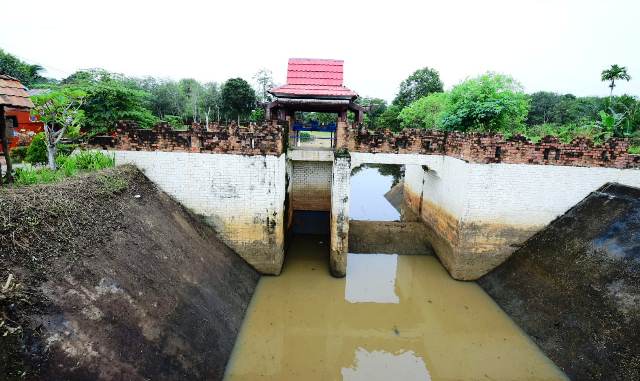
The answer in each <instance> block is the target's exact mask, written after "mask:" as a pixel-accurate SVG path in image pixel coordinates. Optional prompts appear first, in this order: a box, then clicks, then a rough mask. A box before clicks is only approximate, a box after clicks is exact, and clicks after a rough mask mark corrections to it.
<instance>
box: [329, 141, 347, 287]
mask: <svg viewBox="0 0 640 381" xmlns="http://www.w3.org/2000/svg"><path fill="white" fill-rule="evenodd" d="M350 184H351V157H350V156H349V154H348V153H346V152H343V153H336V155H335V158H334V161H333V168H332V174H331V219H330V221H329V239H330V241H331V246H330V249H331V250H330V253H329V267H330V269H331V273H332V274H333V276H336V277H343V276H345V275H346V273H347V253H348V251H349V188H350Z"/></svg>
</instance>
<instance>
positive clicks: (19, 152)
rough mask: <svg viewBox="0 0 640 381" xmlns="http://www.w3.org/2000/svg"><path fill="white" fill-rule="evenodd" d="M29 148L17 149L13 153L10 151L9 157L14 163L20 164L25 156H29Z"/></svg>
mask: <svg viewBox="0 0 640 381" xmlns="http://www.w3.org/2000/svg"><path fill="white" fill-rule="evenodd" d="M27 148H28V147H26V146H20V147H15V148H13V149H12V150H11V151H9V156H10V157H11V160H12V161H13V162H14V163H20V162H22V161H24V158H25V156H27Z"/></svg>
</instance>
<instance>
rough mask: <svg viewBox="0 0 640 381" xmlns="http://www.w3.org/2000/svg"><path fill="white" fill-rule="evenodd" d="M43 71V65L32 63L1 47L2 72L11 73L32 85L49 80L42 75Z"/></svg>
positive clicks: (23, 82) (0, 72)
mask: <svg viewBox="0 0 640 381" xmlns="http://www.w3.org/2000/svg"><path fill="white" fill-rule="evenodd" d="M41 71H42V66H40V65H30V64H28V63H26V62H23V61H21V60H20V59H18V58H17V57H15V56H14V55H11V54H9V53H7V52H5V51H4V50H2V49H0V74H6V75H10V76H12V77H14V78H17V79H18V80H19V81H20V82H22V84H23V85H25V86H32V85H34V84H36V83H40V82H46V81H47V79H46V78H44V77H42V76H41V75H40V72H41Z"/></svg>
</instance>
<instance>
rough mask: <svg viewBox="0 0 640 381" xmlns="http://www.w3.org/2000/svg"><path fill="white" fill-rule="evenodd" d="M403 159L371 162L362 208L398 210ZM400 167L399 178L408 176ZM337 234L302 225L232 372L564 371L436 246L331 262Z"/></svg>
mask: <svg viewBox="0 0 640 381" xmlns="http://www.w3.org/2000/svg"><path fill="white" fill-rule="evenodd" d="M398 173H399V172H398V171H395V170H393V168H384V167H382V169H380V167H371V166H364V167H362V168H360V169H359V170H357V171H354V173H353V175H352V179H351V180H352V181H351V183H352V184H351V197H350V202H351V212H350V214H351V218H352V219H356V220H373V221H393V220H397V219H399V218H400V214H399V213H398V211H397V210H396V209H395V208H394V207H393V206H392V205H391V204H389V202H388V201H387V199H386V198H385V197H384V195H385V193H386V192H388V191H389V189H390V188H391V186H392V184H393V182H394V179H393V175H396V177H397V176H398ZM398 180H399V179H396V181H398ZM328 251H329V249H328V237H325V236H318V235H297V236H294V237H293V239H292V241H291V244H290V246H289V249H288V251H287V255H286V259H285V267H284V269H283V272H282V274H281V275H280V276H278V277H262V278H261V279H260V282H259V284H258V287H257V289H256V292H255V294H254V295H253V299H252V301H251V304H250V306H249V310H248V313H247V315H246V316H245V320H244V323H243V326H242V328H241V331H240V335H239V336H238V339H237V341H236V344H235V347H234V350H233V353H232V356H231V360H230V362H229V364H228V365H227V370H226V375H225V376H226V377H225V379H226V380H229V381H243V380H345V381H351V380H367V381H373V380H407V381H408V380H563V379H566V378H565V376H564V374H563V373H562V372H561V371H560V370H559V369H558V368H557V367H556V366H555V365H554V364H553V363H552V362H551V361H550V360H549V359H548V358H547V357H546V356H545V355H544V354H543V353H542V352H541V351H540V349H539V348H538V347H537V346H536V345H535V344H534V343H533V342H532V341H531V340H530V339H529V338H528V336H527V335H526V334H525V333H524V332H523V331H522V330H520V328H518V326H516V325H515V324H514V322H513V321H511V319H510V318H509V317H508V316H507V315H506V314H505V313H504V312H503V311H502V310H501V309H500V308H499V307H498V306H497V305H496V304H495V303H494V302H493V300H492V299H491V298H490V297H489V296H488V295H487V294H486V293H485V292H484V291H483V290H482V289H481V288H480V287H479V286H478V285H476V284H475V283H473V282H460V281H456V280H453V279H452V278H451V277H450V276H449V275H448V273H447V272H446V270H445V269H444V268H443V267H442V265H441V264H440V262H438V260H437V258H436V257H434V256H430V255H418V256H398V255H394V254H349V257H348V262H347V263H348V265H347V276H346V278H343V279H336V278H333V277H331V275H330V274H329V271H328Z"/></svg>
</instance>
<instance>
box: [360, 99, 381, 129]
mask: <svg viewBox="0 0 640 381" xmlns="http://www.w3.org/2000/svg"><path fill="white" fill-rule="evenodd" d="M356 103H357V104H359V105H361V106H363V107H366V108H367V112H366V113H365V115H364V124H365V125H366V126H375V124H376V122H377V121H378V118H379V117H380V116H381V115H382V113H384V112H385V110H386V109H387V107H388V105H387V101H385V100H384V99H381V98H369V97H359V98H357V99H356Z"/></svg>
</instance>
